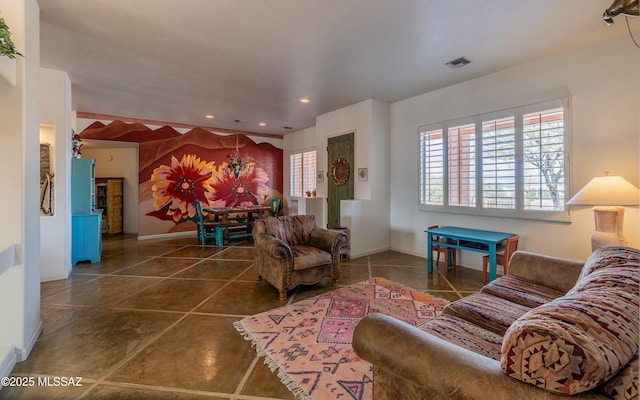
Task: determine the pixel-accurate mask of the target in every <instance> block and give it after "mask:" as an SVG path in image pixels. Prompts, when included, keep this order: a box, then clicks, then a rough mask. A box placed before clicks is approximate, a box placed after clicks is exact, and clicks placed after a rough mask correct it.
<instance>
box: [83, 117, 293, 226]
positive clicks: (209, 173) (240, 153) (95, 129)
mask: <svg viewBox="0 0 640 400" xmlns="http://www.w3.org/2000/svg"><path fill="white" fill-rule="evenodd" d="M79 136H80V139H94V140H106V141H119V142H133V143H138V144H139V146H138V150H139V151H138V167H139V171H138V187H139V234H140V235H153V234H160V233H167V232H175V231H185V230H193V229H195V225H194V224H193V222H192V221H193V219H194V216H195V207H194V201H195V200H199V201H200V202H202V203H203V205H204V206H205V207H227V206H234V205H249V204H268V202H269V201H270V200H271V198H272V197H280V198H282V190H283V175H282V171H283V159H282V157H283V152H282V149H279V148H277V147H275V146H273V145H272V144H270V143H256V142H254V141H253V140H252V139H251V138H250V137H248V136H246V135H244V134H242V135H240V134H238V135H237V136H236V135H219V134H216V133H213V132H211V131H209V130H207V129H204V128H199V127H197V128H193V129H191V130H190V131H188V132H186V133H184V134H181V133H179V132H178V131H176V130H175V129H173V128H172V127H169V126H164V127H162V128H159V129H156V130H152V129H150V128H149V127H147V126H145V125H143V124H140V123H125V122H122V121H113V122H111V123H109V124H108V125H105V124H103V123H101V122H99V121H96V122H94V123H92V124H91V125H89V126H88V127H87V128H86V129H85V130H83V131H82V132H80V134H79ZM236 146H237V153H236ZM240 161H242V162H241V163H239V162H240Z"/></svg>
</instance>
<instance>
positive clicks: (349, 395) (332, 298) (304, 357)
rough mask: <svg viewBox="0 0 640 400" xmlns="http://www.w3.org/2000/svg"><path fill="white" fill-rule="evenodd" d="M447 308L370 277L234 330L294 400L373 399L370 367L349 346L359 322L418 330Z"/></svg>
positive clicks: (249, 320)
mask: <svg viewBox="0 0 640 400" xmlns="http://www.w3.org/2000/svg"><path fill="white" fill-rule="evenodd" d="M446 304H447V301H446V300H442V299H436V298H434V297H431V296H429V295H427V294H424V293H420V292H417V291H415V290H412V289H409V288H407V287H405V286H402V285H399V284H397V283H394V282H391V281H388V280H386V279H382V278H372V279H369V280H367V281H364V282H360V283H356V284H354V285H351V286H348V287H345V288H341V289H337V290H334V291H332V292H328V293H324V294H321V295H319V296H316V297H312V298H310V299H307V300H303V301H299V302H297V303H293V304H291V305H288V306H284V307H280V308H277V309H274V310H270V311H266V312H263V313H260V314H256V315H253V316H251V317H246V318H244V319H242V320H240V321H236V322H235V323H234V326H235V327H236V329H237V330H238V331H239V332H241V333H242V334H243V335H244V337H245V339H247V340H251V341H252V343H253V345H254V346H255V347H256V351H257V353H258V355H259V356H265V363H266V364H267V365H269V367H270V368H271V370H272V371H275V370H276V369H277V370H278V376H279V377H280V379H281V380H282V382H283V383H284V384H285V385H286V386H287V387H288V388H289V390H291V392H292V393H293V394H294V395H296V396H297V397H300V398H302V399H347V400H348V399H357V400H365V399H371V398H372V388H373V381H372V378H373V367H372V366H371V364H369V363H367V362H366V361H363V360H361V359H360V358H359V357H358V356H357V355H356V354H355V353H354V351H353V349H352V347H351V340H352V338H353V331H354V329H355V327H356V325H358V322H359V321H360V319H362V318H363V317H364V316H365V315H367V314H370V313H375V312H378V313H382V314H387V315H390V316H392V317H395V318H397V319H400V320H402V321H405V322H406V323H408V324H411V325H414V326H416V325H420V324H422V323H424V322H426V321H428V320H430V319H432V318H433V317H435V316H437V315H440V314H441V312H442V308H443V307H444V306H445V305H446Z"/></svg>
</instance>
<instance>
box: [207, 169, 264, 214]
mask: <svg viewBox="0 0 640 400" xmlns="http://www.w3.org/2000/svg"><path fill="white" fill-rule="evenodd" d="M229 171H232V170H231V168H230V167H229V166H228V164H227V163H226V162H224V163H222V165H221V166H219V167H218V170H217V173H216V180H215V182H214V183H213V187H214V189H215V190H216V193H217V196H216V200H222V201H224V206H226V207H232V206H248V205H255V204H262V202H263V201H264V200H265V199H266V198H267V197H268V196H269V187H268V186H267V182H269V175H267V173H266V172H265V170H263V169H262V168H257V167H255V163H254V162H251V163H250V165H248V166H247V168H244V169H243V170H242V172H241V173H240V175H239V176H238V178H237V179H236V177H235V175H234V174H233V173H230V172H229Z"/></svg>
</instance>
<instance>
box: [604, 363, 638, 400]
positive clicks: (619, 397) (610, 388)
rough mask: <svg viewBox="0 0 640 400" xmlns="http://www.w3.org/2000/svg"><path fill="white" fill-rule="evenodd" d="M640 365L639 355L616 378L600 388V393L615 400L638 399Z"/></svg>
mask: <svg viewBox="0 0 640 400" xmlns="http://www.w3.org/2000/svg"><path fill="white" fill-rule="evenodd" d="M639 364H640V362H639V361H638V354H636V355H635V356H634V357H633V358H632V359H631V361H630V362H629V364H627V366H626V367H624V368H623V369H622V370H621V371H620V372H618V373H617V374H616V376H614V377H613V378H611V379H609V380H608V381H606V382H605V383H604V384H603V385H601V386H599V387H598V389H597V390H598V393H601V394H603V395H605V396H607V397H610V398H612V399H614V400H631V399H637V398H638V396H639V395H640V391H639V389H638V375H640V365H639Z"/></svg>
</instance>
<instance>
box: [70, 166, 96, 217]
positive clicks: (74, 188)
mask: <svg viewBox="0 0 640 400" xmlns="http://www.w3.org/2000/svg"><path fill="white" fill-rule="evenodd" d="M95 172H96V169H95V161H94V160H92V159H90V158H74V159H73V160H72V161H71V213H72V214H73V215H76V214H89V213H91V212H93V210H94V209H95V208H96V201H95V193H94V190H95V189H94V188H95Z"/></svg>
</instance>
